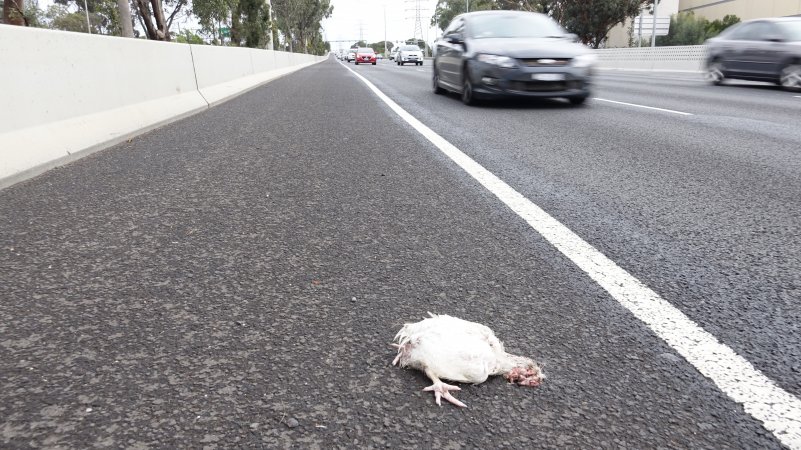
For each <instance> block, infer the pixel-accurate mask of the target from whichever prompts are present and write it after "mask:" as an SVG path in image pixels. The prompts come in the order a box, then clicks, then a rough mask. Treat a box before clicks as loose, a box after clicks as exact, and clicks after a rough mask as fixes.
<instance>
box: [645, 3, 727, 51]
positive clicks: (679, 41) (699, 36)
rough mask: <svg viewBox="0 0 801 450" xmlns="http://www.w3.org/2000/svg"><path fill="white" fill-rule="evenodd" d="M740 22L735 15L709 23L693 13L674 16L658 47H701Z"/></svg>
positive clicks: (658, 40)
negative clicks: (708, 40)
mask: <svg viewBox="0 0 801 450" xmlns="http://www.w3.org/2000/svg"><path fill="white" fill-rule="evenodd" d="M738 22H740V18H739V17H737V16H734V15H727V16H725V17H724V18H723V20H715V21H713V22H709V21H708V20H707V19H705V18H703V17H696V16H695V14H694V13H693V12H692V11H690V12H683V13H678V14H674V15H673V16H671V18H670V30H669V31H668V34H667V36H657V38H656V45H659V46H663V45H700V44H703V43H704V41H706V40H707V39H709V38H711V37H715V36H717V35H718V34H720V32H721V31H723V30H725V29H726V28H728V27H730V26H731V25H734V24H735V23H738Z"/></svg>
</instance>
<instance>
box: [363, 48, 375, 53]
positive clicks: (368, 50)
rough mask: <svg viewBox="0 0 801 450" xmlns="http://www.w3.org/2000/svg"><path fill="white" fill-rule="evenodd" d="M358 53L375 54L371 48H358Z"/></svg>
mask: <svg viewBox="0 0 801 450" xmlns="http://www.w3.org/2000/svg"><path fill="white" fill-rule="evenodd" d="M359 53H375V51H373V49H372V48H360V49H359Z"/></svg>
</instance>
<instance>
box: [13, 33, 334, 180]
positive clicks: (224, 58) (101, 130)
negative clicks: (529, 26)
mask: <svg viewBox="0 0 801 450" xmlns="http://www.w3.org/2000/svg"><path fill="white" fill-rule="evenodd" d="M324 59H325V57H320V56H313V55H302V54H296V53H286V52H274V51H270V50H258V49H245V48H230V47H211V46H199V45H186V44H177V43H166V42H153V41H146V40H142V39H124V38H116V37H109V36H96V35H88V34H84V33H68V32H63V31H53V30H43V29H34V28H26V27H16V26H11V25H0V86H2V88H0V188H2V187H5V186H8V185H10V184H13V183H16V182H18V181H21V180H23V179H26V178H30V177H32V176H35V175H37V174H39V173H41V172H44V171H45V170H47V169H50V168H52V167H55V166H58V165H60V164H64V163H66V162H69V161H71V160H74V159H77V158H78V157H81V156H85V155H87V154H89V153H91V152H92V151H96V150H99V149H102V148H105V147H108V146H110V145H113V144H115V143H118V142H121V141H123V140H125V139H127V138H128V137H130V136H133V135H135V134H139V133H142V132H144V131H147V130H150V129H153V128H156V127H158V126H160V125H163V124H165V123H168V122H171V121H174V120H177V119H179V118H181V117H185V116H187V115H189V114H193V113H195V112H198V111H202V110H203V109H206V108H209V107H210V105H213V104H215V103H218V102H221V101H224V100H226V99H228V98H230V97H232V96H234V95H237V94H240V93H242V92H243V91H246V90H248V89H250V88H252V87H255V86H258V85H259V84H261V83H264V82H266V81H269V80H272V79H274V78H276V77H279V76H282V75H285V74H287V73H290V72H293V71H295V70H298V69H300V68H302V67H306V66H308V65H310V64H314V63H316V62H319V61H322V60H324Z"/></svg>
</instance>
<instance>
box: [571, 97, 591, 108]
mask: <svg viewBox="0 0 801 450" xmlns="http://www.w3.org/2000/svg"><path fill="white" fill-rule="evenodd" d="M568 100H570V104H571V105H575V106H578V105H583V104H584V102H586V101H587V97H570V98H569V99H568Z"/></svg>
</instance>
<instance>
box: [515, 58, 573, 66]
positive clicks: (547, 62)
mask: <svg viewBox="0 0 801 450" xmlns="http://www.w3.org/2000/svg"><path fill="white" fill-rule="evenodd" d="M520 63H521V64H523V65H524V66H527V67H563V66H569V65H570V58H530V59H521V60H520Z"/></svg>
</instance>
